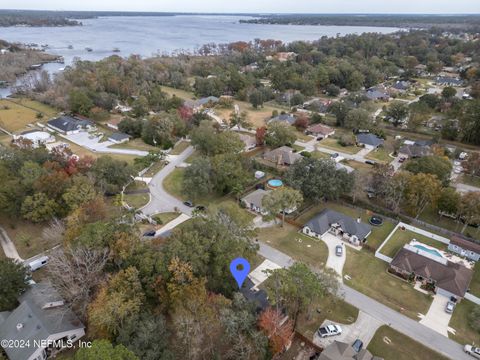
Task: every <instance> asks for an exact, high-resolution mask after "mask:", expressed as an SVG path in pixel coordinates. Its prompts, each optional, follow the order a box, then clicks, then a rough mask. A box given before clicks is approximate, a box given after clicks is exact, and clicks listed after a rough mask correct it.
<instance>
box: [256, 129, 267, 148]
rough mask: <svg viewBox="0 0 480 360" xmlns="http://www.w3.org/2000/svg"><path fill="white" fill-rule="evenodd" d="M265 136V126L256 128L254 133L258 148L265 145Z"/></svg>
mask: <svg viewBox="0 0 480 360" xmlns="http://www.w3.org/2000/svg"><path fill="white" fill-rule="evenodd" d="M266 135H267V128H266V127H265V126H262V127H259V128H257V130H256V131H255V139H256V140H257V145H258V146H263V145H265V137H266Z"/></svg>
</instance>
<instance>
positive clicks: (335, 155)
mask: <svg viewBox="0 0 480 360" xmlns="http://www.w3.org/2000/svg"><path fill="white" fill-rule="evenodd" d="M339 156H340V154H339V153H334V154H332V159H336V158H337V157H339Z"/></svg>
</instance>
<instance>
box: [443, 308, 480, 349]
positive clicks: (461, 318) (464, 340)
mask: <svg viewBox="0 0 480 360" xmlns="http://www.w3.org/2000/svg"><path fill="white" fill-rule="evenodd" d="M475 306H480V305H475V304H474V303H473V302H471V301H468V300H465V299H464V300H462V301H461V302H460V303H459V304H457V306H456V307H455V311H454V312H453V315H452V318H451V320H450V323H449V324H448V325H449V326H450V327H452V328H454V329H455V330H456V332H455V335H452V334H451V333H449V334H448V337H450V338H451V339H453V340H455V341H457V342H459V343H460V344H473V343H475V344H476V345H478V341H479V339H480V333H479V332H477V331H475V330H473V329H472V328H471V327H470V325H469V324H468V315H469V314H470V313H471V312H472V310H473V308H474V307H475Z"/></svg>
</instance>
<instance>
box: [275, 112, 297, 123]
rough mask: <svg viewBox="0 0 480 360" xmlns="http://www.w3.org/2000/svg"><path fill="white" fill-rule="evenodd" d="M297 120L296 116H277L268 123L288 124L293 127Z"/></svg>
mask: <svg viewBox="0 0 480 360" xmlns="http://www.w3.org/2000/svg"><path fill="white" fill-rule="evenodd" d="M296 120H297V119H296V118H295V116H292V115H290V114H280V115H278V116H275V117H274V118H271V119H270V120H269V121H268V122H269V123H271V122H282V123H286V124H289V125H293V124H294V123H295V121H296Z"/></svg>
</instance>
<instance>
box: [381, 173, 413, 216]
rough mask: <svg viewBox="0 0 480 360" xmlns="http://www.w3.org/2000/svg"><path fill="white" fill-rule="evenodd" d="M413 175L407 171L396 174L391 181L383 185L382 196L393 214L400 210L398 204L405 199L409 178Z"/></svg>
mask: <svg viewBox="0 0 480 360" xmlns="http://www.w3.org/2000/svg"><path fill="white" fill-rule="evenodd" d="M412 176H413V175H412V174H411V173H409V172H408V171H400V172H397V173H396V174H395V175H394V176H393V177H392V178H391V180H388V179H387V181H386V182H385V183H384V184H383V187H382V190H381V191H382V194H383V196H384V198H385V202H386V204H387V206H388V207H389V208H390V209H391V210H392V211H393V212H395V213H398V211H399V210H400V204H401V202H402V201H403V200H404V198H405V194H406V192H407V189H408V185H409V183H410V180H411V177H412Z"/></svg>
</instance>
